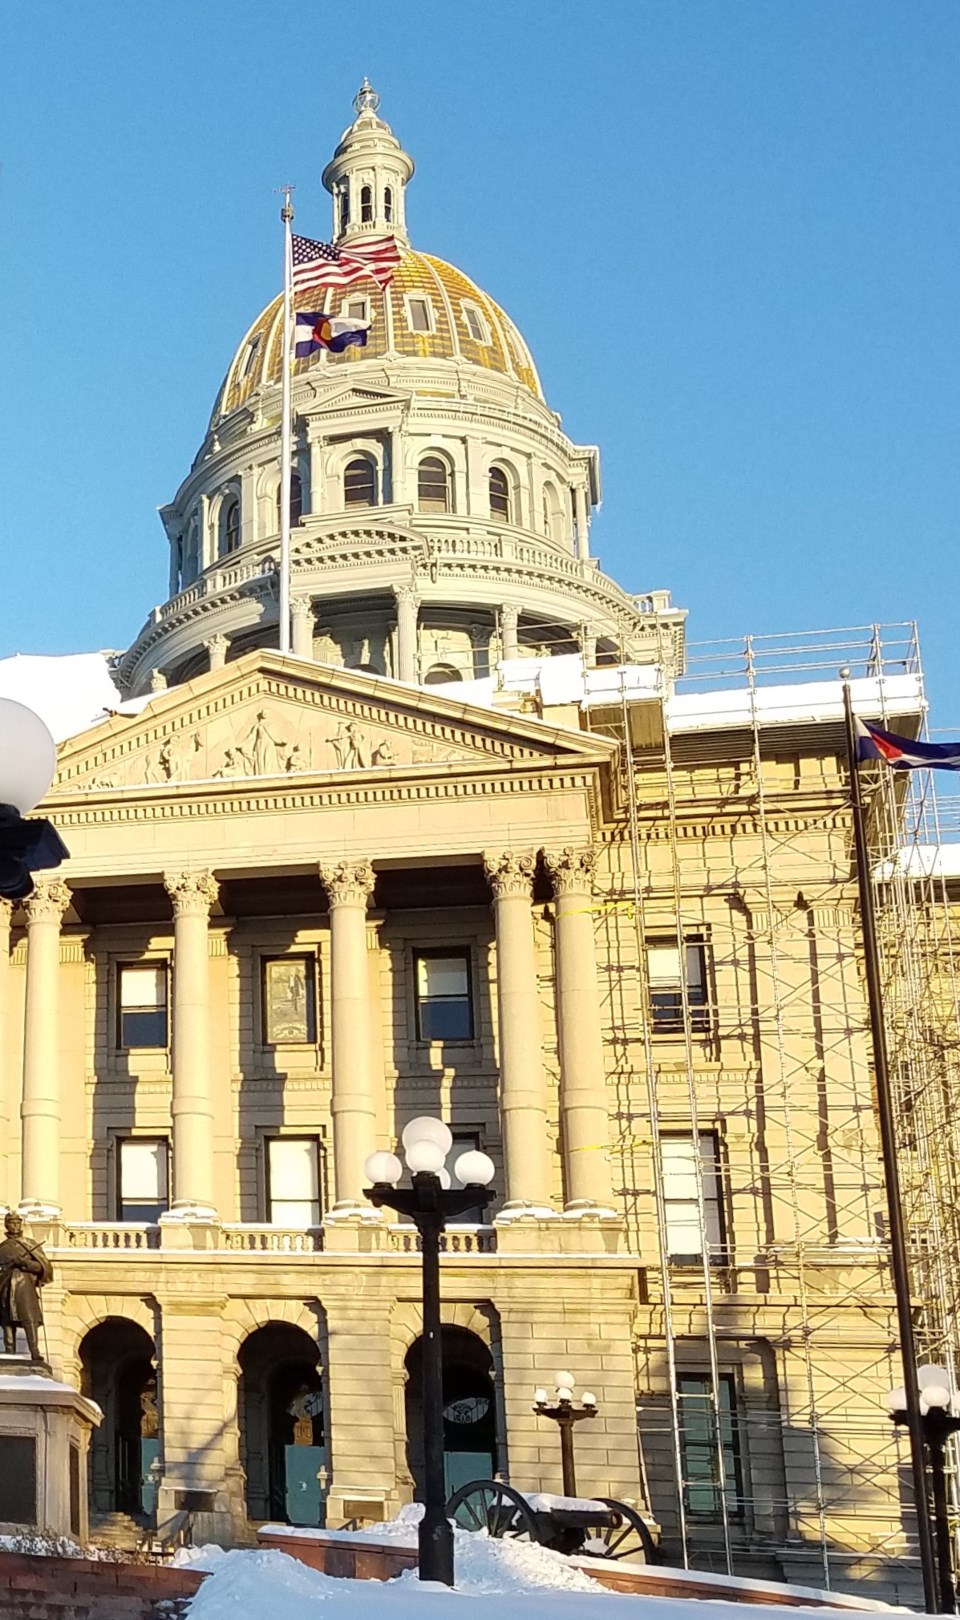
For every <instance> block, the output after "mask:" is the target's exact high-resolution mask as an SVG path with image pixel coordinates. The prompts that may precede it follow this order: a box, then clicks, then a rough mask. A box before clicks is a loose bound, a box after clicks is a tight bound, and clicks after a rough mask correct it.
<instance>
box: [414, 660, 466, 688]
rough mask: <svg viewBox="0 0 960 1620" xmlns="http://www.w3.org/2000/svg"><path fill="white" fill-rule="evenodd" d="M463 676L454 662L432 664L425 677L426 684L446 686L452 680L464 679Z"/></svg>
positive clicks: (424, 682)
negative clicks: (454, 665) (455, 667)
mask: <svg viewBox="0 0 960 1620" xmlns="http://www.w3.org/2000/svg"><path fill="white" fill-rule="evenodd" d="M462 680H463V676H462V675H461V673H460V671H459V670H458V669H454V667H453V665H452V664H431V666H430V668H429V669H428V670H427V673H426V675H425V676H424V677H423V684H424V686H446V685H447V684H448V683H449V682H450V681H462Z"/></svg>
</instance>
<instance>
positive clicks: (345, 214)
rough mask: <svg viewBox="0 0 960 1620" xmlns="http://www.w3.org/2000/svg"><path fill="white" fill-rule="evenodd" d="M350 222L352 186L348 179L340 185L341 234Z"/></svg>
mask: <svg viewBox="0 0 960 1620" xmlns="http://www.w3.org/2000/svg"><path fill="white" fill-rule="evenodd" d="M349 223H350V187H349V185H348V184H347V183H346V181H344V184H343V185H342V186H341V187H340V231H341V234H342V233H343V232H344V231H345V230H346V228H347V226H348V225H349Z"/></svg>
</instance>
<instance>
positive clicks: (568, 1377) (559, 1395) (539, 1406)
mask: <svg viewBox="0 0 960 1620" xmlns="http://www.w3.org/2000/svg"><path fill="white" fill-rule="evenodd" d="M576 1382H577V1380H576V1379H575V1378H574V1376H573V1373H570V1372H558V1373H554V1383H555V1385H556V1399H557V1402H558V1404H559V1405H561V1406H563V1405H564V1404H565V1405H567V1406H569V1405H570V1404H571V1402H572V1401H573V1390H574V1386H575V1384H576ZM533 1398H534V1401H535V1402H536V1405H535V1407H534V1411H536V1412H544V1409H545V1408H546V1407H547V1406H548V1405H549V1404H550V1403H549V1400H548V1397H547V1392H546V1390H545V1389H535V1390H534V1392H533ZM580 1404H581V1406H582V1407H583V1409H584V1411H585V1412H586V1414H587V1415H588V1416H589V1417H596V1415H597V1397H596V1395H594V1394H593V1392H592V1391H591V1390H589V1389H585V1390H584V1392H583V1394H582V1395H581V1397H580Z"/></svg>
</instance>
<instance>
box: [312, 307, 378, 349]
mask: <svg viewBox="0 0 960 1620" xmlns="http://www.w3.org/2000/svg"><path fill="white" fill-rule="evenodd" d="M369 330H370V322H369V321H358V320H355V319H352V318H351V317H349V316H346V315H321V314H311V313H310V312H309V311H307V310H297V326H296V333H295V348H294V353H295V354H296V357H297V359H298V360H303V359H305V357H306V356H307V355H308V354H316V352H317V350H318V349H329V350H330V353H331V354H342V353H343V351H344V349H349V348H350V347H351V345H354V344H356V345H357V346H358V347H359V348H363V347H364V345H365V344H366V341H367V333H368V331H369Z"/></svg>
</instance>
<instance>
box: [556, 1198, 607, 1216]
mask: <svg viewBox="0 0 960 1620" xmlns="http://www.w3.org/2000/svg"><path fill="white" fill-rule="evenodd" d="M583 1216H594V1217H596V1218H597V1219H598V1220H604V1221H619V1220H620V1215H619V1214H618V1213H617V1211H616V1210H615V1209H612V1208H611V1206H610V1205H609V1204H598V1203H597V1202H596V1200H595V1199H593V1198H573V1199H571V1201H570V1203H569V1204H564V1206H563V1218H564V1220H565V1221H576V1220H580V1219H581V1218H582V1217H583Z"/></svg>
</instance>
